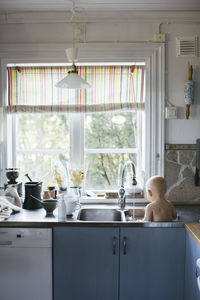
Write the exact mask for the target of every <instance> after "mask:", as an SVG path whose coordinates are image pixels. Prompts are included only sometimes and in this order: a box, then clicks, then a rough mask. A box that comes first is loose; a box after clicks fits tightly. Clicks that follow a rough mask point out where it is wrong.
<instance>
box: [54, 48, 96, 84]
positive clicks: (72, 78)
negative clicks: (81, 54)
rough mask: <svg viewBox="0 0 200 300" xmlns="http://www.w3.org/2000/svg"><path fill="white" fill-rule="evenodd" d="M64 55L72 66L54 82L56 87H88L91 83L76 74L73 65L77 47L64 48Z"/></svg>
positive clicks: (75, 59)
mask: <svg viewBox="0 0 200 300" xmlns="http://www.w3.org/2000/svg"><path fill="white" fill-rule="evenodd" d="M66 55H67V58H68V60H69V61H70V62H72V66H71V68H70V70H69V71H68V74H67V76H65V77H64V78H63V79H62V80H60V81H59V82H58V83H56V85H55V86H56V87H58V88H64V89H87V88H90V87H91V85H90V84H89V83H88V82H87V81H86V80H84V79H83V78H81V76H79V75H78V71H77V68H76V65H75V61H77V56H78V49H77V48H68V49H66Z"/></svg>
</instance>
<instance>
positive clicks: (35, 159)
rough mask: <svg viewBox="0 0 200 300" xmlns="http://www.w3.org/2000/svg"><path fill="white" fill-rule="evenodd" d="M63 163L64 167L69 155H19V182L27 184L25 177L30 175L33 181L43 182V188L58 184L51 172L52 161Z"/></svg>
mask: <svg viewBox="0 0 200 300" xmlns="http://www.w3.org/2000/svg"><path fill="white" fill-rule="evenodd" d="M57 160H59V161H61V162H62V163H63V165H64V166H66V163H67V162H68V161H69V156H68V154H20V153H18V154H17V166H18V167H19V168H20V176H19V178H18V181H19V182H23V183H24V182H27V181H28V179H27V178H26V177H25V176H24V175H25V174H26V173H28V174H29V176H30V177H31V179H32V180H33V181H40V180H41V181H42V182H43V188H46V186H47V185H49V184H51V185H52V184H53V185H55V184H56V181H55V179H54V176H53V172H52V170H51V163H52V161H57Z"/></svg>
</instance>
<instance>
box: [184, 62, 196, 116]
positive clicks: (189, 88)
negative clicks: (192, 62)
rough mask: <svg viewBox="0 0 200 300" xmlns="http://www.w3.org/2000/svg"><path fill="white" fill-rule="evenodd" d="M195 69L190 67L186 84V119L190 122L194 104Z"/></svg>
mask: <svg viewBox="0 0 200 300" xmlns="http://www.w3.org/2000/svg"><path fill="white" fill-rule="evenodd" d="M192 73H193V68H192V66H189V69H188V81H187V82H186V83H185V88H184V100H185V104H186V111H185V117H186V119H187V120H188V119H189V116H190V105H191V104H193V102H194V81H193V80H192Z"/></svg>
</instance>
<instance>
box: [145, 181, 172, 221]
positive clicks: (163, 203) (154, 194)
mask: <svg viewBox="0 0 200 300" xmlns="http://www.w3.org/2000/svg"><path fill="white" fill-rule="evenodd" d="M146 189H147V197H148V200H149V201H150V202H151V203H150V204H148V205H147V206H146V208H145V216H144V221H147V222H172V221H173V219H176V217H177V213H176V210H175V208H174V206H173V205H172V204H171V203H170V202H169V201H167V200H165V195H166V193H167V185H166V181H165V179H164V178H163V177H160V176H154V177H151V178H150V179H149V180H148V181H147V184H146Z"/></svg>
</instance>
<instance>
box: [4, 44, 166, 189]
mask: <svg viewBox="0 0 200 300" xmlns="http://www.w3.org/2000/svg"><path fill="white" fill-rule="evenodd" d="M6 47H7V48H6V49H7V52H5V55H4V56H3V58H2V59H1V66H0V68H1V74H0V76H1V87H2V88H1V105H2V108H3V109H2V110H1V114H2V112H3V117H2V118H1V120H2V122H1V129H2V126H3V132H2V135H1V140H2V139H3V143H2V144H1V147H0V152H1V156H0V160H1V166H2V170H5V168H6V167H8V166H14V165H15V164H16V150H17V149H16V137H15V134H14V132H16V116H17V115H19V114H10V113H8V109H7V106H8V86H7V66H8V65H11V64H12V66H13V65H14V66H16V65H19V63H20V64H25V63H27V62H29V63H30V64H31V63H32V64H34V63H35V62H36V61H37V62H38V63H40V64H41V65H54V66H55V65H56V66H58V65H62V64H60V62H61V61H63V57H62V55H61V53H63V49H65V47H66V45H61V46H60V47H61V48H62V52H59V53H58V47H57V45H48V51H47V48H46V47H45V46H44V45H42V44H41V45H33V44H31V45H28V44H27V45H16V47H13V45H7V46H6ZM24 47H25V48H24ZM79 47H81V53H83V54H84V55H83V56H84V58H83V57H79V62H80V64H81V62H90V61H91V62H94V61H97V62H102V61H106V62H108V61H111V62H112V64H114V62H116V61H121V64H124V62H127V61H128V62H133V61H135V62H139V61H144V62H145V65H146V85H145V89H146V91H145V108H144V110H143V113H142V118H143V117H144V116H145V123H144V122H141V123H142V126H144V128H145V136H143V137H142V139H143V140H145V148H143V150H142V154H143V155H144V159H143V160H142V163H143V164H144V166H143V170H144V180H145V181H146V180H147V179H148V178H149V176H153V175H156V174H160V175H162V176H163V175H164V99H165V98H164V97H165V46H164V45H163V44H162V43H150V42H149V43H114V44H113V43H108V44H99V43H98V44H95V43H94V44H87V43H84V44H80V45H79ZM59 49H60V48H59ZM44 57H45V58H44ZM47 62H48V63H49V62H53V63H50V64H47ZM99 64H101V63H99ZM31 115H32V114H31ZM85 117H86V114H85ZM72 119H73V118H72ZM69 122H70V124H71V125H72V126H71V125H70V126H71V127H70V126H69V128H71V129H70V133H69V136H70V139H71V144H70V147H72V148H73V149H74V146H73V145H74V144H75V142H76V143H77V142H79V148H75V149H74V151H70V155H68V157H69V159H70V160H71V159H74V158H75V157H76V158H77V156H78V157H79V159H80V161H81V160H82V159H83V157H81V155H80V151H79V150H78V149H82V148H81V147H80V146H81V145H83V141H82V137H83V126H82V127H81V128H80V127H77V126H76V124H77V122H78V123H80V122H83V114H81V118H80V117H79V116H78V114H75V119H74V120H71V117H70V121H69ZM75 128H76V129H75ZM77 131H78V132H77ZM71 133H72V134H71ZM77 134H78V136H81V140H79V141H77V140H76V137H77ZM142 145H144V143H142ZM68 149H69V148H68ZM68 149H67V150H68ZM87 149H89V147H87ZM91 149H93V148H92V147H91ZM69 150H71V149H69ZM95 150H96V149H95ZM45 151H47V149H46V150H45ZM59 151H63V149H60V150H59ZM123 151H124V152H125V150H123ZM88 174H89V173H88ZM0 177H1V185H2V186H3V184H4V182H5V177H4V174H3V172H2V173H1V174H0Z"/></svg>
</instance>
